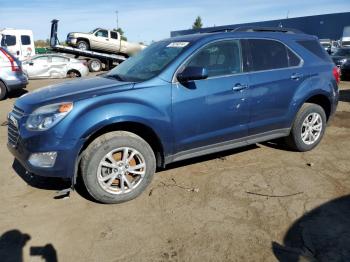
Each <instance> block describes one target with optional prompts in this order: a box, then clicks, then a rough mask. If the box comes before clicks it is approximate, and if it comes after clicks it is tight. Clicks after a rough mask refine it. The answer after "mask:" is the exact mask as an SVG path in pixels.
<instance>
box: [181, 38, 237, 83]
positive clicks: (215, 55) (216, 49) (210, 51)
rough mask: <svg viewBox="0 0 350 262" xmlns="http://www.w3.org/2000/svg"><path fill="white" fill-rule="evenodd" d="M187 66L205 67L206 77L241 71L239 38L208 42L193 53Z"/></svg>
mask: <svg viewBox="0 0 350 262" xmlns="http://www.w3.org/2000/svg"><path fill="white" fill-rule="evenodd" d="M187 66H192V67H204V68H206V69H207V71H208V77H213V76H224V75H232V74H237V73H241V72H242V61H241V48H240V43H239V40H224V41H220V42H215V43H212V44H209V45H207V46H206V47H204V48H202V49H201V50H200V51H199V52H198V53H197V54H195V55H194V56H193V57H192V58H191V59H190V61H189V62H188V64H187Z"/></svg>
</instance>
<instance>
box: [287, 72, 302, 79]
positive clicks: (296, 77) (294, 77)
mask: <svg viewBox="0 0 350 262" xmlns="http://www.w3.org/2000/svg"><path fill="white" fill-rule="evenodd" d="M302 77H303V75H302V74H298V73H295V74H292V75H291V77H290V79H292V80H299V79H300V78H302Z"/></svg>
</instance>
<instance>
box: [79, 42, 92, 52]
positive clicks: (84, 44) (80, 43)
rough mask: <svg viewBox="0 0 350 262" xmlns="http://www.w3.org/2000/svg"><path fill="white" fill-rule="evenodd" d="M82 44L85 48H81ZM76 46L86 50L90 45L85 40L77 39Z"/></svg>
mask: <svg viewBox="0 0 350 262" xmlns="http://www.w3.org/2000/svg"><path fill="white" fill-rule="evenodd" d="M82 46H85V48H82ZM77 48H78V49H80V50H83V51H85V50H86V51H87V50H90V45H89V43H88V42H87V41H85V40H79V41H78V42H77Z"/></svg>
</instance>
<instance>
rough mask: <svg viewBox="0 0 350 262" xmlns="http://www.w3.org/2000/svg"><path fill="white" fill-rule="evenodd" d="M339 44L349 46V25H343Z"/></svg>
mask: <svg viewBox="0 0 350 262" xmlns="http://www.w3.org/2000/svg"><path fill="white" fill-rule="evenodd" d="M341 44H342V46H343V47H350V26H346V27H344V30H343V37H342V39H341Z"/></svg>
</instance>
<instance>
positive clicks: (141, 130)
mask: <svg viewBox="0 0 350 262" xmlns="http://www.w3.org/2000/svg"><path fill="white" fill-rule="evenodd" d="M112 131H128V132H131V133H134V134H136V135H138V136H139V137H141V138H142V139H144V140H145V141H146V142H147V143H148V144H149V145H150V146H151V148H152V150H153V152H154V154H155V157H156V162H157V167H164V166H165V154H164V146H163V144H162V143H161V140H160V138H159V136H158V135H157V133H156V132H155V131H154V130H153V129H152V128H151V127H149V126H147V125H145V124H143V123H139V122H133V121H125V122H117V123H111V124H109V125H106V126H104V127H102V128H100V129H98V130H95V131H93V132H92V133H91V134H89V135H88V137H87V139H86V140H85V142H84V144H83V146H82V148H81V150H80V152H79V156H80V155H81V154H82V152H84V150H85V149H86V148H87V147H88V146H89V145H90V144H91V143H92V141H94V140H95V139H96V138H97V137H99V136H101V135H103V134H106V133H109V132H112Z"/></svg>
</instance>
